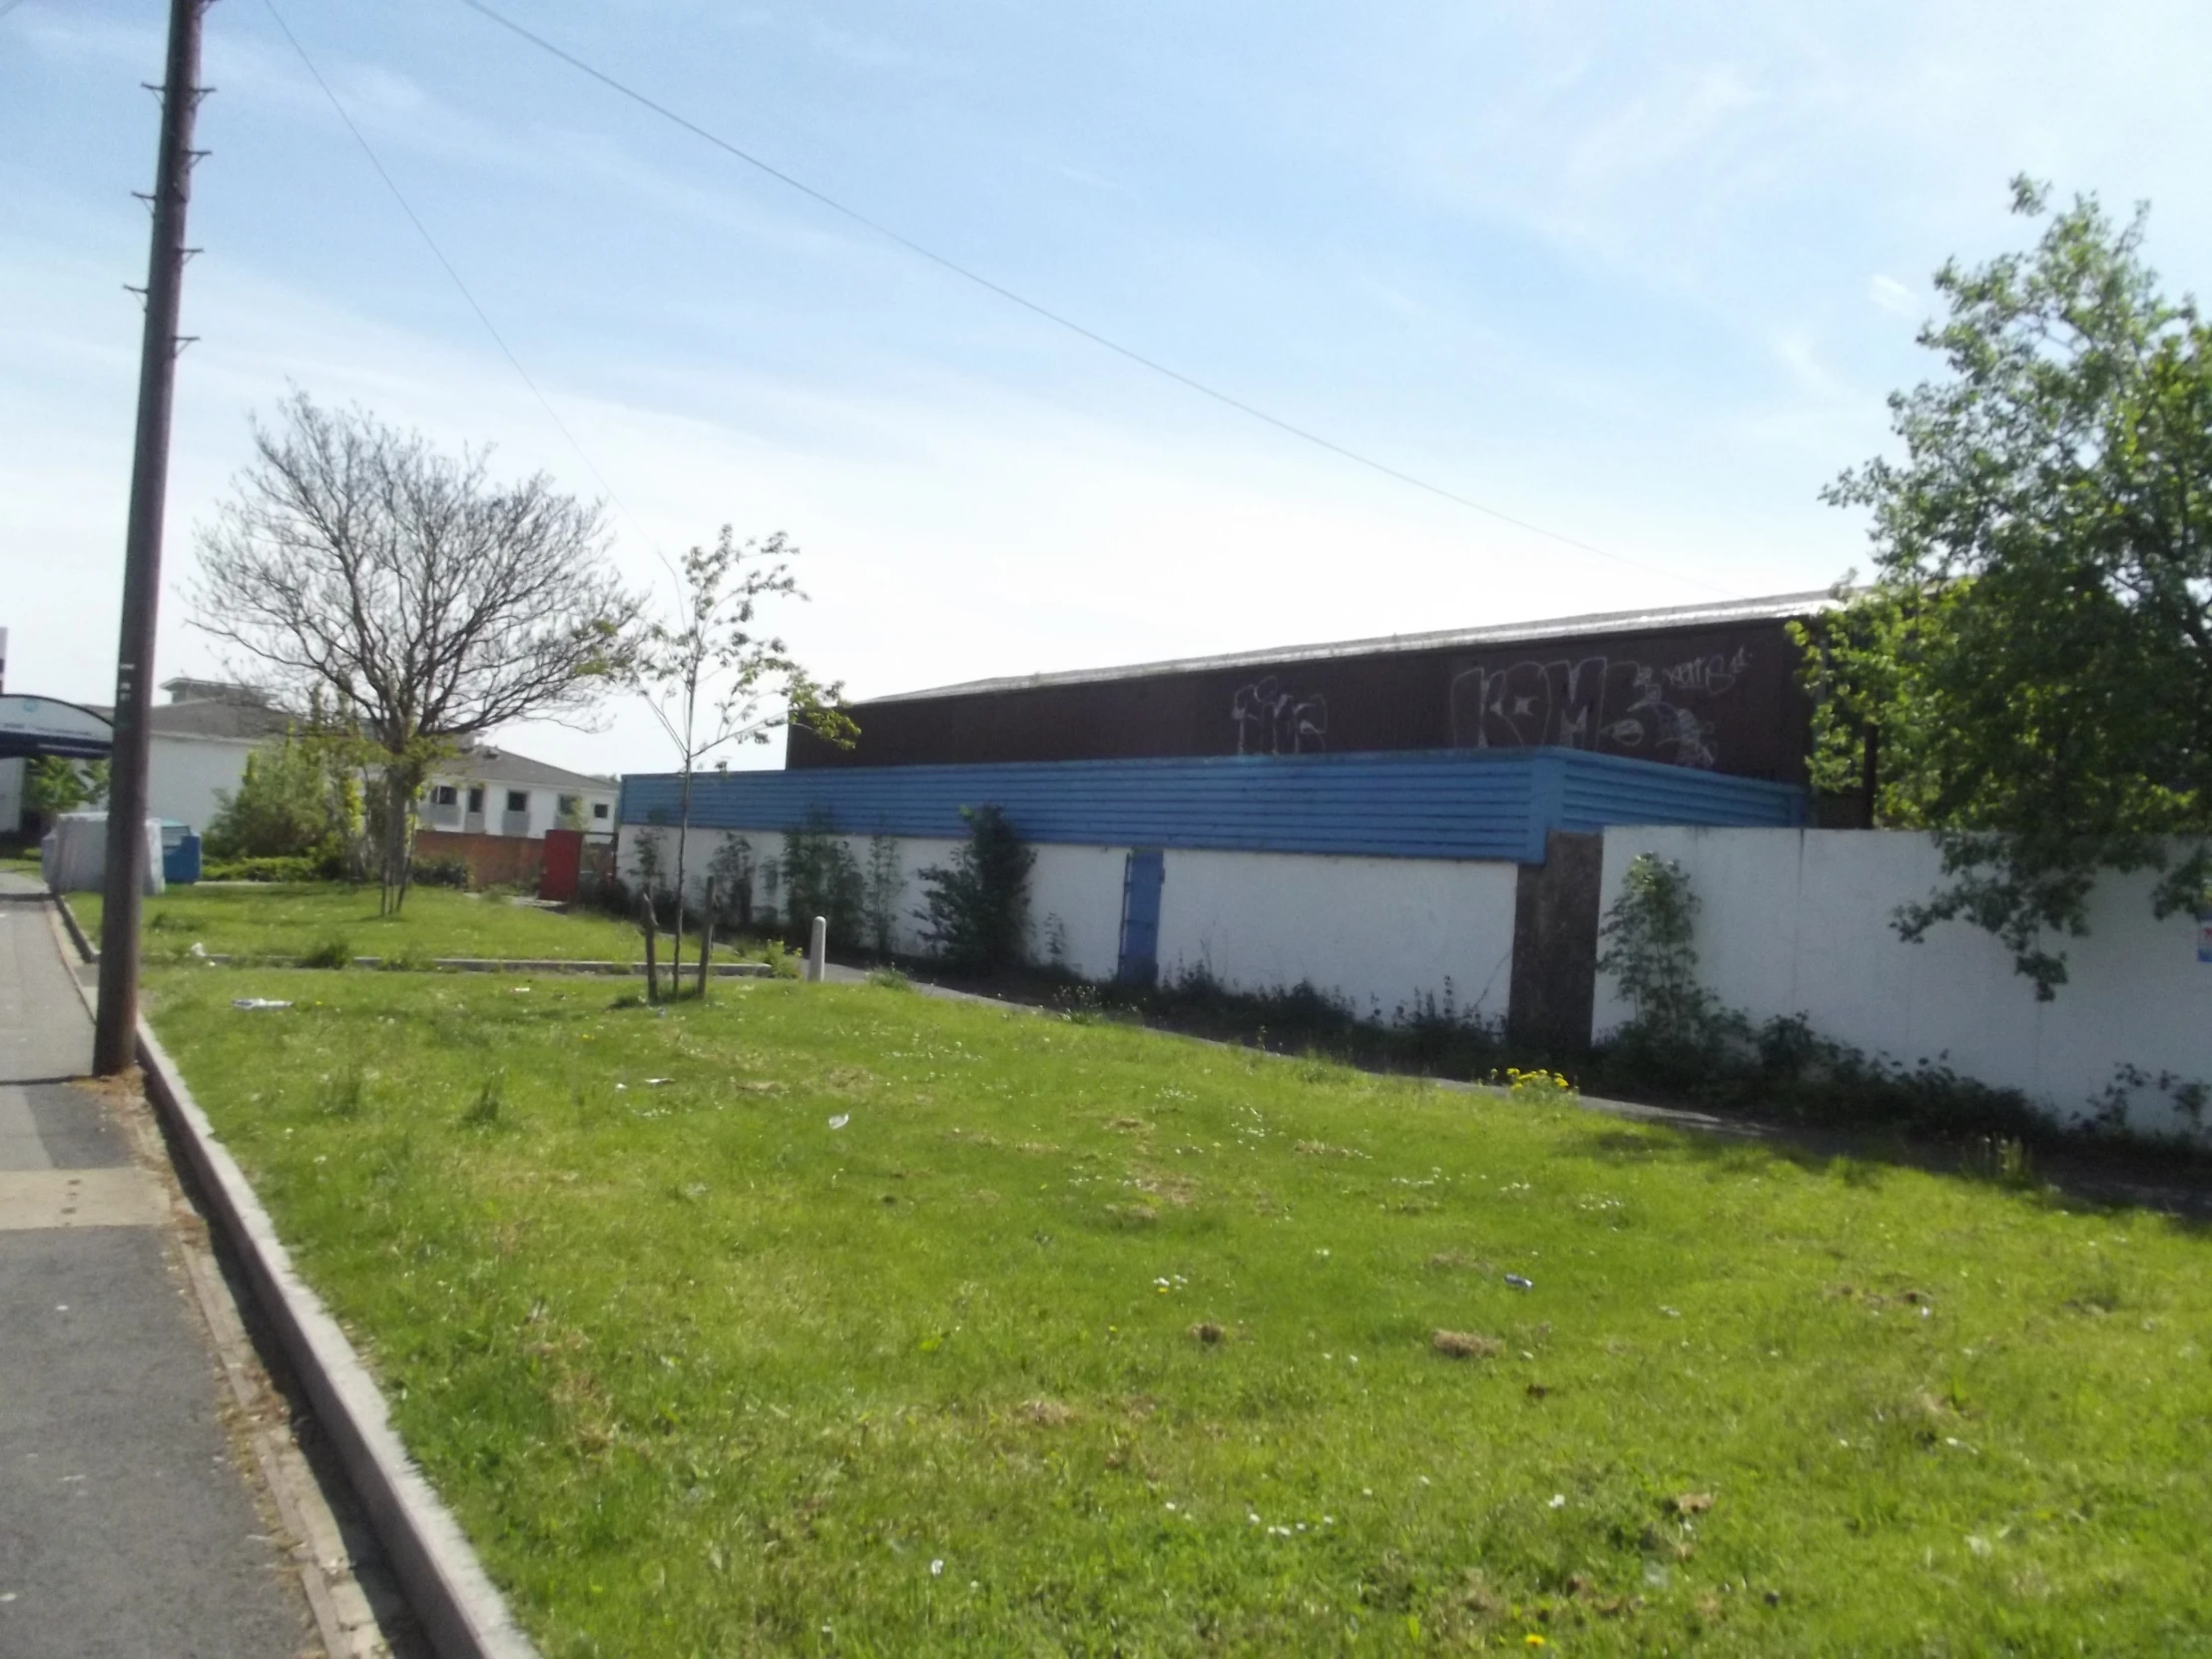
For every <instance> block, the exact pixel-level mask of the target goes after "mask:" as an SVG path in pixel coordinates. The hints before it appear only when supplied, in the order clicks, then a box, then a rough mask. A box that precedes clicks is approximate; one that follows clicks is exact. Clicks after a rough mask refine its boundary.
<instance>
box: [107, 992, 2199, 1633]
mask: <svg viewBox="0 0 2212 1659" xmlns="http://www.w3.org/2000/svg"><path fill="white" fill-rule="evenodd" d="M150 983H151V987H152V994H153V1006H154V1017H155V1022H156V1024H157V1025H158V1027H159V1028H160V1030H161V1032H162V1035H163V1037H164V1039H165V1041H167V1042H168V1043H169V1044H170V1045H171V1047H172V1049H173V1051H174V1052H175V1053H176V1054H177V1056H178V1058H179V1060H180V1062H181V1063H182V1065H183V1066H184V1069H185V1071H186V1073H187V1075H188V1076H189V1077H190V1079H191V1080H192V1083H193V1086H194V1088H195V1090H196V1091H197V1092H198V1094H199V1096H200V1098H201V1100H202V1102H203V1104H204V1105H205V1106H206V1107H207V1109H208V1111H209V1113H210V1115H211V1116H212V1117H213V1119H214V1121H215V1123H216V1126H217V1128H218V1129H219V1131H220V1132H221V1133H222V1134H223V1135H224V1137H225V1138H226V1140H227V1141H228V1142H229V1144H230V1145H231V1146H232V1147H233V1149H234V1150H235V1151H236V1152H237V1154H238V1156H239V1158H240V1160H241V1161H242V1163H243V1164H244V1165H245V1166H246V1168H247V1169H248V1171H249V1172H250V1174H251V1175H252V1176H253V1177H254V1179H255V1180H256V1182H257V1184H258V1186H259V1188H260V1190H261V1191H262V1193H263V1195H264V1197H265V1199H266V1200H267V1201H268V1203H269V1205H270V1207H271V1209H272V1211H273V1213H274V1214H275V1216H276V1218H277V1223H278V1225H279V1227H280V1229H281V1230H282V1232H283V1234H284V1236H285V1238H286V1240H287V1242H288V1243H289V1244H290V1245H291V1247H292V1248H293V1250H294V1251H295V1252H296V1254H297V1258H298V1260H299V1263H300V1266H301V1268H302V1270H303V1271H304V1272H305V1273H306V1275H307V1276H308V1278H309V1279H310V1280H311V1281H312V1282H313V1283H314V1284H315V1286H316V1287H317V1289H318V1290H319V1291H320V1292H321V1293H322V1294H323V1295H324V1296H325V1297H326V1298H327V1299H328V1300H329V1302H330V1304H331V1306H332V1309H333V1311H334V1312H335V1313H336V1314H337V1316H338V1317H339V1318H340V1319H341V1320H342V1321H343V1322H344V1323H345V1325H346V1327H347V1328H348V1329H349V1330H350V1331H351V1332H352V1334H353V1336H354V1339H355V1340H356V1342H358V1343H359V1344H360V1345H361V1347H362V1348H363V1350H364V1352H365V1353H366V1355H367V1357H368V1359H369V1361H370V1363H371V1364H372V1365H373V1366H374V1367H375V1368H376V1370H377V1371H378V1373H379V1374H380V1376H381V1377H382V1379H383V1381H384V1383H385V1386H386V1388H387V1389H388V1391H389V1393H390V1395H391V1398H392V1401H393V1407H394V1412H395V1416H396V1420H397V1424H398V1427H399V1429H400V1431H401V1432H402V1434H403V1435H404V1436H405V1438H406V1440H407V1442H408V1444H409V1446H410V1448H411V1449H412V1450H413V1451H414V1453H415V1454H416V1455H417V1456H418V1457H419V1458H420V1459H421V1460H422V1462H423V1464H424V1466H425V1468H426V1469H427V1471H428V1472H429V1474H430V1476H431V1478H432V1479H433V1480H434V1481H435V1482H436V1484H437V1485H438V1487H439V1489H440V1490H441V1491H442V1492H443V1493H444V1494H445V1496H446V1498H447V1499H448V1501H449V1502H451V1503H452V1504H453V1506H454V1507H455V1509H456V1511H457V1512H458V1514H459V1516H460V1517H461V1519H462V1521H463V1524H464V1525H465V1526H466V1527H467V1529H468V1531H469V1532H470V1534H471V1536H472V1537H473V1538H474V1539H475V1540H476V1542H477V1544H478V1546H479V1547H480V1548H481V1550H482V1551H483V1553H484V1556H485V1559H486V1561H487V1564H488V1565H489V1567H490V1568H491V1570H492V1572H493V1574H494V1576H495V1577H496V1578H498V1579H499V1581H500V1582H501V1583H502V1584H503V1585H504V1586H505V1587H506V1588H507V1590H508V1592H509V1593H510V1594H511V1595H512V1596H513V1598H514V1601H515V1604H516V1607H517V1610H518V1612H519V1614H520V1616H521V1617H522V1619H523V1621H524V1623H525V1624H526V1625H527V1626H528V1627H529V1629H530V1630H531V1631H532V1633H533V1634H534V1635H535V1636H536V1638H537V1639H538V1641H539V1642H540V1643H541V1645H542V1646H543V1648H544V1650H545V1651H546V1652H547V1654H548V1655H552V1656H563V1655H571V1654H587V1653H622V1654H626V1655H662V1654H666V1655H688V1654H693V1653H721V1652H758V1651H779V1652H781V1651H790V1652H802V1653H806V1652H822V1653H830V1652H870V1653H885V1654H890V1653H899V1654H903V1653H916V1652H974V1653H993V1654H995V1653H1008V1652H1019V1653H1027V1652H1062V1651H1074V1652H1097V1653H1106V1652H1143V1653H1178V1652H1213V1651H1251V1652H1289V1651H1301V1652H1303V1651H1339V1650H1350V1651H1370V1650H1373V1651H1421V1650H1426V1649H1428V1648H1442V1647H1455V1646H1464V1645H1469V1644H1479V1643H1488V1644H1497V1645H1510V1646H1514V1647H1520V1646H1522V1645H1523V1644H1524V1642H1525V1640H1526V1638H1527V1637H1529V1636H1532V1635H1533V1636H1542V1637H1544V1638H1545V1640H1546V1641H1547V1642H1548V1643H1550V1644H1552V1645H1554V1646H1557V1647H1559V1648H1560V1649H1562V1650H1571V1651H1578V1652H1593V1653H1614V1652H1619V1653H1629V1652H1648V1651H1660V1650H1664V1649H1672V1650H1675V1651H1681V1650H1683V1649H1686V1648H1696V1649H1697V1650H1698V1651H1712V1652H1774V1653H1792V1654H1802V1653H1837V1654H1843V1653H1866V1652H1897V1651H1905V1650H1925V1649H1936V1650H1940V1651H1953V1650H1969V1649H1970V1650H1975V1651H2011V1650H2018V1651H2058V1650H2071V1649H2072V1648H2073V1647H2074V1645H2075V1643H2076V1641H2077V1640H2078V1641H2081V1642H2084V1643H2086V1644H2087V1646H2088V1648H2089V1649H2090V1650H2092V1651H2101V1652H2121V1651H2136V1652H2142V1651H2178V1650H2186V1649H2189V1648H2191V1647H2193V1646H2202V1645H2203V1644H2205V1643H2206V1642H2207V1641H2208V1640H2212V1610H2208V1604H2207V1601H2206V1598H2205V1597H2204V1595H2203V1594H2202V1589H2201V1559H2202V1539H2203V1538H2204V1537H2205V1536H2206V1535H2207V1533H2208V1532H2212V1428H2208V1416H2207V1412H2206V1408H2205V1401H2206V1399H2207V1397H2208V1387H2212V1274H2207V1272H2206V1271H2205V1270H2206V1267H2207V1252H2208V1249H2212V1242H2208V1241H2207V1240H2206V1239H2205V1238H2203V1237H2201V1236H2199V1235H2196V1234H2192V1233H2191V1232H2189V1231H2188V1230H2186V1229H2185V1228H2184V1227H2182V1226H2180V1225H2178V1224H2175V1223H2171V1222H2168V1221H2166V1220H2164V1219H2161V1218H2157V1217H2152V1216H2145V1215H2140V1214H2130V1213H2119V1212H2101V1213H2077V1212H2070V1211H2068V1210H2066V1209H2064V1208H2062V1207H2060V1206H2059V1205H2057V1204H2056V1203H2055V1202H2054V1201H2052V1200H2051V1199H2050V1198H2049V1196H2048V1195H2046V1194H2041V1193H2037V1192H2023V1191H2019V1190H2015V1189H2012V1188H2008V1187H2005V1186H2001V1185H1998V1184H1994V1183H1988V1182H1977V1181H1972V1180H1964V1179H1954V1178H1941V1177H1936V1176H1932V1175H1928V1174H1924V1173H1921V1172H1918V1171H1915V1170H1911V1169H1904V1168H1894V1167H1888V1166H1881V1165H1868V1164H1865V1163H1859V1164H1848V1165H1847V1164H1841V1163H1839V1164H1837V1165H1833V1166H1832V1165H1830V1164H1828V1163H1826V1162H1823V1161H1820V1160H1815V1159H1810V1158H1803V1157H1797V1158H1793V1156H1791V1155H1790V1154H1788V1153H1787V1152H1786V1151H1784V1150H1780V1149H1774V1148H1769V1147H1765V1146H1760V1145H1753V1144H1745V1143H1740V1142H1730V1141H1720V1140H1708V1139H1699V1138H1695V1137H1691V1136H1686V1135H1683V1134H1679V1133H1675V1132H1671V1131H1666V1130H1660V1129H1654V1128H1649V1127H1643V1126H1636V1125H1630V1124H1624V1123H1621V1122H1617V1121H1613V1120H1609V1119H1606V1118H1603V1117H1599V1116H1596V1115H1593V1114H1589V1113H1585V1112H1582V1111H1580V1110H1577V1109H1575V1108H1573V1107H1570V1106H1565V1105H1560V1104H1553V1103H1546V1102H1535V1103H1524V1102H1511V1101H1505V1100H1501V1099H1497V1098H1493V1097H1481V1096H1469V1095H1467V1094H1463V1093H1456V1092H1448V1091H1442V1090H1436V1089H1433V1088H1430V1087H1427V1086H1424V1085H1422V1084H1420V1083H1418V1082H1415V1081H1409V1080H1404V1079H1392V1078H1379V1077H1374V1076H1369V1075H1365V1074H1362V1073H1358V1072H1354V1071H1350V1070H1346V1069H1343V1068H1337V1067H1323V1066H1306V1065H1301V1064H1299V1063H1297V1062H1285V1061H1280V1060H1274V1059H1270V1058H1266V1057H1263V1056H1260V1055H1257V1054H1253V1053H1249V1052H1236V1051H1224V1050H1218V1049H1211V1048H1205V1047H1199V1046H1195V1045H1192V1044H1190V1043H1187V1042H1181V1041H1176V1040H1174V1039H1170V1038H1164V1037H1161V1036H1158V1035H1155V1034H1151V1033H1147V1032H1144V1031H1142V1030H1134V1029H1130V1028H1127V1027H1123V1026H1119V1025H1114V1024H1108V1023H1074V1022H1070V1021H1068V1020H1065V1019H1061V1018H1055V1017H1051V1016H1047V1015H1040V1014H1036V1013H1032V1012H1026V1011H1010V1010H1005V1009H1000V1008H994V1007H989V1006H981V1005H976V1004H966V1003H954V1002H947V1001H940V1000H936V999H930V998H924V997H919V996H915V995H913V994H911V993H908V992H904V991H900V990H896V989H890V988H884V987H878V986H868V985H858V986H837V985H824V986H802V985H796V984H791V983H788V982H779V981H761V982H751V983H740V984H732V985H729V986H726V987H718V989H717V993H716V998H715V1000H713V1001H711V1002H710V1003H708V1004H706V1005H704V1006H700V1005H696V1004H680V1005H678V1006H676V1007H673V1008H670V1009H666V1010H661V1011H655V1010H652V1009H648V1008H642V1007H619V1008H618V1007H612V1006H610V1004H609V999H608V996H607V990H606V987H604V986H592V985H589V984H579V983H575V982H572V981H566V982H564V981H559V980H553V979H539V980H534V981H531V980H520V979H517V980H512V981H509V980H496V981H486V980H478V979H473V978H434V979H433V978H407V977H403V976H396V975H364V976H355V975H327V974H323V975H316V974H311V973H306V972H283V971H276V970H249V971H244V972H240V973H233V974H227V975H223V976H220V977H218V976H217V975H213V974H201V973H194V972H189V971H172V972H166V973H158V974H156V975H154V976H153V977H152V979H151V981H150ZM234 995H255V996H263V997H274V998H281V999H289V1000H291V1001H293V1002H294V1004H295V1006H293V1007H292V1008H290V1009H288V1010H277V1011H264V1012H245V1011H239V1010H235V1009H233V1008H232V1007H231V1006H230V1005H229V1004H230V998H231V997H232V996H234ZM487 1102H489V1103H490V1104H489V1105H487V1104H486V1103H487ZM1317 1148H1321V1149H1326V1151H1327V1153H1328V1155H1326V1156H1324V1155H1319V1154H1318V1153H1317V1152H1316V1150H1315V1149H1317ZM1508 1276H1512V1277H1513V1278H1517V1279H1519V1280H1524V1281H1526V1282H1528V1288H1525V1289H1523V1288H1517V1287H1516V1285H1515V1284H1514V1283H1513V1282H1512V1278H1509V1277H1508ZM1208 1331H1211V1332H1212V1333H1214V1335H1212V1336H1208V1335H1207V1334H1206V1333H1207V1332H1208ZM1445 1338H1450V1339H1453V1341H1450V1342H1445V1341H1443V1340H1442V1339H1445ZM1492 1344H1494V1345H1495V1350H1494V1352H1492V1350H1491V1348H1490V1347H1489V1345H1492ZM1459 1348H1463V1349H1464V1352H1463V1353H1459V1354H1456V1355H1455V1354H1454V1353H1453V1350H1454V1349H1459Z"/></svg>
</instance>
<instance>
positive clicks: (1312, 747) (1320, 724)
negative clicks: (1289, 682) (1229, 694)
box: [1229, 674, 1329, 755]
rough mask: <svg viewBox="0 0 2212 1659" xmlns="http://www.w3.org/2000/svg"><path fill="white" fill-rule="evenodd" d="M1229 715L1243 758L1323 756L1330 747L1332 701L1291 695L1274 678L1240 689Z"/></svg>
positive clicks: (1312, 695) (1311, 694)
mask: <svg viewBox="0 0 2212 1659" xmlns="http://www.w3.org/2000/svg"><path fill="white" fill-rule="evenodd" d="M1229 715H1230V718H1231V719H1232V720H1234V721H1235V722H1236V723H1237V753H1238V754H1240V755H1320V754H1323V753H1324V752H1326V751H1327V750H1328V748H1329V700H1328V699H1327V698H1326V697H1324V696H1322V695H1321V693H1319V692H1307V693H1305V694H1303V695H1300V694H1295V693H1292V692H1287V691H1285V690H1284V689H1283V683H1282V681H1280V680H1278V679H1277V678H1276V677H1275V676H1274V675H1272V674H1271V675H1269V676H1268V677H1267V678H1266V679H1265V680H1259V681H1255V682H1254V683H1253V684H1251V685H1249V686H1240V687H1238V688H1237V695H1236V696H1235V697H1234V698H1232V699H1231V700H1230V705H1229Z"/></svg>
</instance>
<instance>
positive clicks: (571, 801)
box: [553, 795, 582, 819]
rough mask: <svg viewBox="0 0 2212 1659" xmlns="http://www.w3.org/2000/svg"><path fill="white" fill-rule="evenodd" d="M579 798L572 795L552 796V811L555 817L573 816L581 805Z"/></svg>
mask: <svg viewBox="0 0 2212 1659" xmlns="http://www.w3.org/2000/svg"><path fill="white" fill-rule="evenodd" d="M581 804H582V802H581V798H580V797H578V796H573V795H557V796H555V797H554V798H553V813H554V816H555V817H557V818H564V819H566V818H574V817H575V816H576V814H577V811H578V809H579V807H580V806H581Z"/></svg>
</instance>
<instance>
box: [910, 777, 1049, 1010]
mask: <svg viewBox="0 0 2212 1659" xmlns="http://www.w3.org/2000/svg"><path fill="white" fill-rule="evenodd" d="M960 816H961V817H962V818H964V819H965V820H967V826H968V838H967V840H966V842H965V844H963V845H962V846H961V847H960V849H959V851H957V852H955V853H954V854H953V855H952V862H951V863H950V864H932V865H930V866H929V868H927V869H925V870H922V871H921V872H920V873H921V881H922V886H923V887H924V889H925V891H924V893H923V896H922V907H921V909H919V910H917V911H916V912H915V919H916V920H918V921H919V922H920V923H921V932H922V938H923V940H924V941H925V942H926V943H927V945H928V947H929V949H930V952H931V953H932V954H934V955H936V956H939V957H941V958H942V959H943V960H944V962H945V963H946V964H947V965H948V966H950V967H954V968H958V969H960V970H962V971H965V972H969V973H995V972H999V971H1001V970H1003V969H1006V968H1010V967H1014V966H1016V965H1017V964H1018V963H1019V962H1020V961H1021V956H1022V943H1023V939H1024V937H1025V935H1026V934H1027V932H1028V920H1029V869H1030V866H1031V865H1033V864H1034V863H1035V862H1036V861H1037V855H1036V853H1035V852H1034V851H1032V850H1031V849H1030V848H1029V847H1027V846H1024V845H1023V844H1022V842H1021V837H1020V836H1018V835H1016V834H1015V833H1014V829H1013V826H1012V825H1010V824H1008V823H1007V822H1006V815H1005V814H1004V813H1003V812H1002V811H1000V809H998V808H996V807H989V806H985V807H962V808H961V809H960Z"/></svg>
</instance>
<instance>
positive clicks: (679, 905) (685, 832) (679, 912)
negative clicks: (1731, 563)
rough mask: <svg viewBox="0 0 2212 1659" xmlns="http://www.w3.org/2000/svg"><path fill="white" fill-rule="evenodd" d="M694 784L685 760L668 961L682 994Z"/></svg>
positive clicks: (687, 735) (670, 978)
mask: <svg viewBox="0 0 2212 1659" xmlns="http://www.w3.org/2000/svg"><path fill="white" fill-rule="evenodd" d="M684 739H685V742H686V743H687V744H689V742H690V741H691V733H690V731H689V729H688V728H687V730H686V731H685V733H684ZM691 781H692V761H691V757H690V755H689V754H687V755H686V756H685V757H684V795H683V800H682V802H681V804H680V805H679V806H678V808H677V811H676V948H675V949H674V950H673V951H672V952H671V953H670V955H669V959H668V988H669V989H670V990H671V991H681V990H682V989H683V988H684V987H683V978H684V851H685V849H686V847H688V846H689V845H690V843H691Z"/></svg>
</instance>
